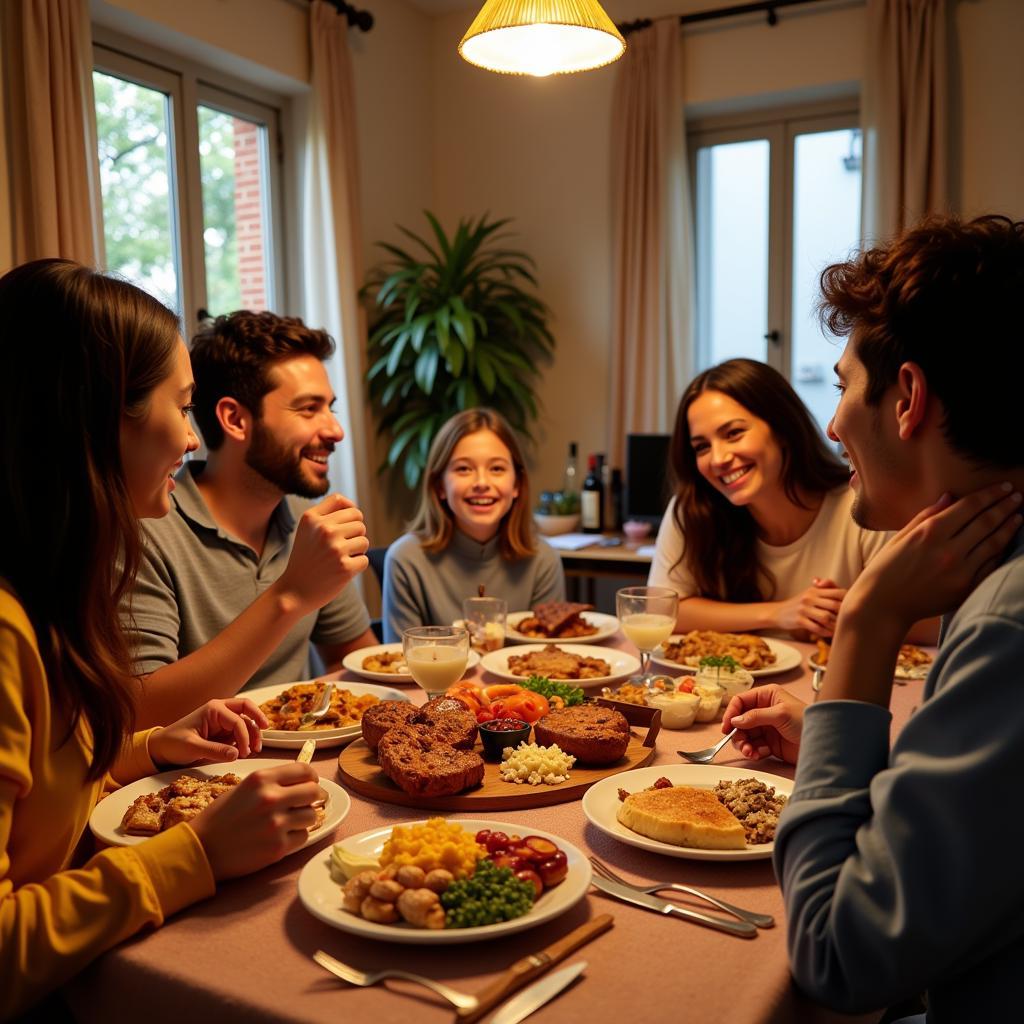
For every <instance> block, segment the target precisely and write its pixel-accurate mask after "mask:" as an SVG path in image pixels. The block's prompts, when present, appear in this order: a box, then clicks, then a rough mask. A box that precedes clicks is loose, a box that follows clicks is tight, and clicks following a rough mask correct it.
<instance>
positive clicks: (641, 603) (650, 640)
mask: <svg viewBox="0 0 1024 1024" xmlns="http://www.w3.org/2000/svg"><path fill="white" fill-rule="evenodd" d="M678 610H679V595H678V594H677V593H676V592H675V591H674V590H672V589H670V588H669V587H624V588H623V589H622V590H620V591H618V593H616V595H615V612H616V614H617V615H618V617H619V622H620V623H622V631H623V633H625V634H626V637H627V638H628V639H629V640H630V642H631V643H633V644H635V645H636V647H637V649H638V650H639V651H640V675H639V676H637V677H635V679H634V680H632V681H633V682H635V683H638V684H639V685H641V686H650V684H651V654H652V653H653V652H654V650H655V649H656V648H657V647H658V645H659V644H662V643H664V642H665V641H666V640H667V639H668V638H669V637H670V636H671V635H672V631H673V630H674V629H675V628H676V613H677V612H678Z"/></svg>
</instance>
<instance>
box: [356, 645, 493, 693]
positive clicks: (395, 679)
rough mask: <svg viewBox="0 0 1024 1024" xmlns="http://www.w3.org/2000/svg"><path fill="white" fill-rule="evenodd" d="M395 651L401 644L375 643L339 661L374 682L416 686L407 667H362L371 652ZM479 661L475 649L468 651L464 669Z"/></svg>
mask: <svg viewBox="0 0 1024 1024" xmlns="http://www.w3.org/2000/svg"><path fill="white" fill-rule="evenodd" d="M396 652H397V653H398V654H401V653H402V645H401V644H376V645H374V646H373V647H360V648H359V650H357V651H349V653H348V654H346V655H345V657H344V658H343V659H342V662H341V663H342V665H344V666H345V668H347V669H348V670H349V672H355V674H356V675H357V676H362V677H363V678H364V679H372V680H373V681H374V682H375V683H390V684H391V685H392V686H396V685H397V686H402V685H403V684H405V683H408V684H409V685H410V686H416V685H417V684H416V680H415V679H413V677H412V676H411V675H410V674H409V670H408V669H403V670H402V671H401V672H371V671H370V670H369V669H365V668H363V662H364V661H365V660H366V659H367V658H369V657H370V656H371V655H373V654H392V653H396ZM479 663H480V655H479V654H477V653H476V651H470V652H469V658H468V660H467V661H466V671H467V672H468V671H469V670H470V669H471V668H474V667H475V666H476V665H478V664H479Z"/></svg>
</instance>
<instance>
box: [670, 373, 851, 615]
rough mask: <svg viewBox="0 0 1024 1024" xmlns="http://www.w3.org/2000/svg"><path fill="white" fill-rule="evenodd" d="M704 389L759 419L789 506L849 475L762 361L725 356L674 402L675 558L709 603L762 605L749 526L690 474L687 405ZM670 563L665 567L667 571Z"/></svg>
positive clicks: (746, 517) (761, 577) (765, 578)
mask: <svg viewBox="0 0 1024 1024" xmlns="http://www.w3.org/2000/svg"><path fill="white" fill-rule="evenodd" d="M705 391H720V392H721V393H722V394H724V395H728V396H729V397H730V398H732V399H733V400H734V401H736V402H738V403H739V404H740V405H742V406H743V408H744V409H746V410H747V411H748V412H749V413H751V414H752V415H754V416H757V417H758V418H759V419H762V420H764V421H765V422H766V423H767V424H768V426H769V427H770V428H771V432H772V435H773V436H774V438H775V440H776V442H777V443H778V445H779V447H780V448H781V450H782V486H783V490H784V492H785V494H786V497H787V498H789V500H790V501H792V502H793V503H794V504H795V505H798V506H799V507H800V508H813V505H810V506H808V505H806V504H805V499H806V498H812V499H816V498H821V497H822V496H823V495H824V494H826V493H827V492H828V491H831V490H833V489H834V488H836V487H839V486H841V485H842V484H844V483H846V482H847V481H848V479H849V473H848V471H847V469H846V467H844V466H843V464H842V463H841V462H840V461H839V459H838V458H836V456H834V455H833V454H832V453H831V452H830V451H829V449H828V447H827V446H826V444H825V441H824V438H823V437H822V436H821V432H820V431H819V430H818V428H817V426H816V425H815V422H814V420H813V419H812V418H811V414H810V413H809V412H808V411H807V407H806V406H805V405H804V403H803V402H801V401H800V397H799V395H797V393H796V392H795V391H794V390H793V388H792V387H791V386H790V384H789V381H787V380H786V378H785V377H783V376H782V374H781V373H779V372H778V371H777V370H774V369H772V367H770V366H768V365H767V363H759V362H757V361H756V360H754V359H729V360H727V361H726V362H724V363H719V365H718V366H713V367H711V369H710V370H705V371H704V372H703V373H700V374H698V375H697V376H696V377H694V378H693V380H692V381H690V384H689V386H688V387H687V389H686V391H684V392H683V397H682V398H681V399H680V402H679V411H678V412H677V413H676V425H675V431H674V433H673V434H672V443H671V445H670V448H669V462H670V463H671V466H672V472H673V474H674V475H675V480H676V503H675V509H674V511H673V515H674V517H675V521H676V525H677V526H678V527H679V531H680V533H681V534H682V536H683V537H684V538H685V543H684V547H683V554H682V555H681V556H680V558H679V560H678V561H677V562H676V563H675V565H679V564H680V562H684V561H685V563H686V567H687V569H689V571H690V572H691V573H692V574H693V578H694V580H695V582H696V584H697V593H698V595H699V596H700V597H708V598H712V599H714V600H717V601H736V602H741V601H744V602H745V601H764V600H770V599H771V598H773V597H774V596H775V580H774V578H773V577H772V575H771V573H770V572H768V570H766V569H765V568H764V567H763V566H761V565H759V564H758V561H757V523H756V522H755V521H754V517H753V516H752V515H751V514H750V512H749V510H748V509H746V508H742V507H737V506H736V505H733V504H732V502H730V501H729V500H728V498H726V497H725V495H723V494H721V493H720V492H719V491H717V490H716V489H715V488H714V487H712V486H711V484H709V483H708V481H707V480H705V479H704V477H703V476H702V475H701V473H700V471H699V470H698V469H697V458H696V455H695V454H694V451H693V448H692V447H691V443H690V421H689V415H688V414H689V411H690V406H691V405H692V404H693V402H694V401H695V400H696V398H697V396H698V395H701V394H703V393H704V392H705ZM675 565H674V566H673V567H672V568H675Z"/></svg>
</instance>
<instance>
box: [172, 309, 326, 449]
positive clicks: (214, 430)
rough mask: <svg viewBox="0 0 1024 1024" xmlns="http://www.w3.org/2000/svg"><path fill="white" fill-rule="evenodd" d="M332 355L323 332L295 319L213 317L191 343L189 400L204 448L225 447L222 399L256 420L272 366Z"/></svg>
mask: <svg viewBox="0 0 1024 1024" xmlns="http://www.w3.org/2000/svg"><path fill="white" fill-rule="evenodd" d="M333 352H334V340H333V339H332V338H331V336H330V335H329V334H328V333H327V332H326V331H322V330H318V329H316V328H313V327H307V326H306V325H305V324H304V323H303V322H302V321H301V320H300V319H299V318H298V317H296V316H277V314H275V313H251V312H249V310H247V309H242V310H238V311H237V312H235V313H228V314H227V315H226V316H219V317H217V319H216V320H214V321H213V323H212V324H210V325H209V326H208V327H204V328H203V329H202V330H201V331H200V332H199V333H198V334H197V335H196V336H195V337H194V338H193V339H192V373H193V375H194V376H195V380H196V391H195V397H194V398H193V399H192V401H193V402H194V403H195V411H194V416H195V418H196V423H197V424H198V426H199V429H200V431H201V432H202V435H203V440H204V441H205V442H206V447H207V448H209V449H210V451H216V450H217V449H218V448H220V446H221V445H222V444H223V443H224V431H223V430H222V429H221V425H220V422H219V421H218V420H217V403H218V402H219V401H220V400H221V399H222V398H224V397H228V398H234V399H236V400H237V401H239V402H241V403H242V405H244V406H245V407H246V408H247V409H248V410H249V411H250V412H251V413H252V414H253V415H254V416H256V417H257V418H259V416H260V415H261V413H262V408H263V396H264V395H265V394H267V392H268V391H270V390H271V381H270V369H271V368H272V367H273V366H274V365H275V364H276V363H280V362H283V361H284V360H286V359H292V358H294V357H295V356H303V355H310V356H315V357H316V358H317V359H319V360H320V362H323V361H324V360H325V359H327V358H328V357H330V356H331V355H332V354H333Z"/></svg>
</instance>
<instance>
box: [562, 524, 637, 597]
mask: <svg viewBox="0 0 1024 1024" xmlns="http://www.w3.org/2000/svg"><path fill="white" fill-rule="evenodd" d="M602 539H616V540H618V541H619V542H620V543H619V544H617V545H614V546H612V547H601V546H600V541H601V540H602ZM653 544H654V538H653V537H645V538H644V539H643V540H640V541H635V540H630V539H629V538H628V537H626V536H625V534H622V533H609V534H603V535H602V536H601V537H595V538H594V543H593V544H591V545H590V546H589V547H585V548H579V549H578V550H576V551H565V550H563V549H561V548H556V549H555V550H556V551H558V556H559V558H561V560H562V569H563V570H564V572H565V576H566V592H567V596H568V598H569V600H570V601H585V602H586V603H587V604H594V580H595V578H597V577H605V578H607V577H613V576H627V577H633V578H634V580H633V582H635V583H637V584H641V585H642V584H644V583H646V582H647V575H648V573H649V572H650V568H651V556H650V555H649V554H641V553H640V550H639V549H640V548H644V547H650V546H652V545H653Z"/></svg>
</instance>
